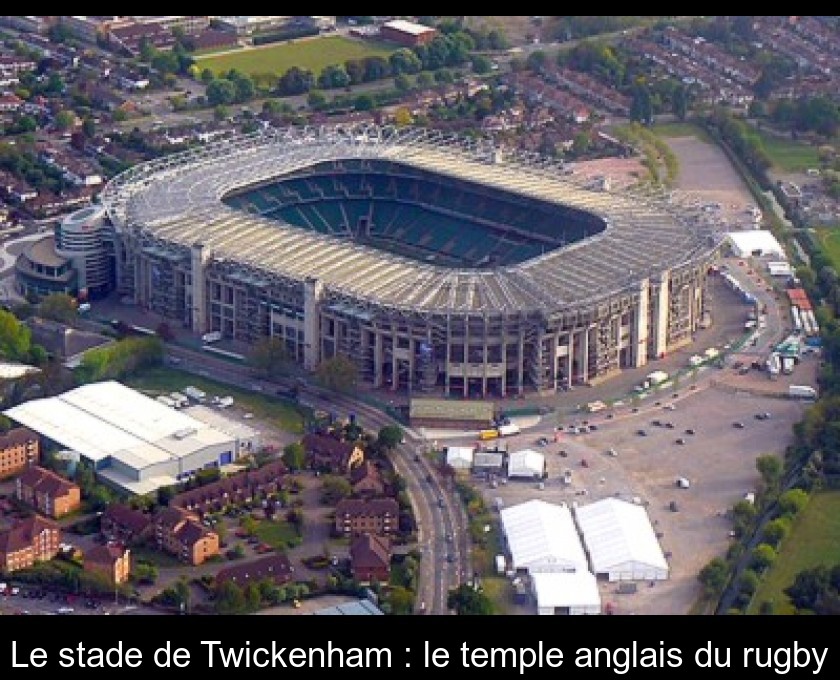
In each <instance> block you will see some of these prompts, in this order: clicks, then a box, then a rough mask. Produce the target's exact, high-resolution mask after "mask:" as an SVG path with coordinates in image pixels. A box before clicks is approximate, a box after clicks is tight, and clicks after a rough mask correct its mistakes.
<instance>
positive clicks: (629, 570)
mask: <svg viewBox="0 0 840 680" xmlns="http://www.w3.org/2000/svg"><path fill="white" fill-rule="evenodd" d="M575 518H576V519H577V523H578V527H579V528H580V531H581V534H582V535H583V542H584V544H585V545H586V550H587V552H588V553H589V559H590V561H591V564H592V571H593V573H594V574H595V575H596V576H601V575H606V576H607V577H608V578H609V580H610V581H664V580H666V579H667V578H668V574H669V567H668V562H667V560H666V559H665V555H664V554H663V553H662V548H661V547H660V545H659V541H658V540H657V538H656V534H655V532H654V530H653V527H652V526H651V523H650V518H649V517H648V514H647V510H645V508H644V507H642V506H641V505H636V504H635V503H628V502H626V501H622V500H619V499H617V498H606V499H604V500H601V501H597V502H595V503H590V504H589V505H583V506H579V507H577V508H575Z"/></svg>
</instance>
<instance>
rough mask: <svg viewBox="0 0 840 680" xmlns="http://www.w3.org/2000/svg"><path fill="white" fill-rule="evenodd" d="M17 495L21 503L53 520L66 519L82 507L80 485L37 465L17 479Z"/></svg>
mask: <svg viewBox="0 0 840 680" xmlns="http://www.w3.org/2000/svg"><path fill="white" fill-rule="evenodd" d="M15 495H16V497H17V499H18V500H19V501H20V502H21V503H26V504H27V505H29V506H31V507H32V508H34V509H35V510H37V511H38V512H40V513H42V514H44V515H47V516H48V517H52V518H53V519H58V518H59V517H64V516H65V515H68V514H70V513H71V512H73V511H74V510H78V509H79V508H80V507H81V505H82V491H81V489H80V488H79V485H78V484H74V483H73V482H71V481H69V480H67V479H65V478H64V477H62V476H61V475H58V474H56V473H55V472H53V471H52V470H47V469H46V468H42V467H39V466H37V465H33V466H31V467H29V468H27V469H26V470H24V471H23V473H21V475H20V476H19V477H18V478H17V480H16V481H15Z"/></svg>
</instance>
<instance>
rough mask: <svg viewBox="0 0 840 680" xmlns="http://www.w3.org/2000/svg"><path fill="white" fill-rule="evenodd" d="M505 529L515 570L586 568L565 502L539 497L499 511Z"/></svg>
mask: <svg viewBox="0 0 840 680" xmlns="http://www.w3.org/2000/svg"><path fill="white" fill-rule="evenodd" d="M500 515H501V518H502V529H503V531H504V534H505V538H506V539H507V545H508V549H509V550H510V554H511V563H512V566H513V568H514V569H516V570H527V571H528V572H529V573H531V574H532V575H533V574H535V573H542V572H564V571H581V570H582V571H586V570H587V568H588V567H587V563H586V554H585V553H584V552H583V545H582V544H581V542H580V536H579V535H578V533H577V530H576V529H575V523H574V520H573V519H572V513H571V511H570V510H569V508H568V507H566V506H565V505H554V504H553V503H546V502H545V501H541V500H538V499H535V500H531V501H527V502H525V503H520V504H518V505H512V506H510V507H508V508H504V509H502V510H501V512H500Z"/></svg>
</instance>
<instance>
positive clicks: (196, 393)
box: [184, 386, 207, 402]
mask: <svg viewBox="0 0 840 680" xmlns="http://www.w3.org/2000/svg"><path fill="white" fill-rule="evenodd" d="M184 394H185V395H187V396H188V397H189V398H190V399H192V400H193V401H198V402H202V401H204V400H205V399H206V398H207V393H206V392H204V391H203V390H200V389H198V388H197V387H193V386H189V387H185V388H184Z"/></svg>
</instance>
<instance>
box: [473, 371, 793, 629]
mask: <svg viewBox="0 0 840 680" xmlns="http://www.w3.org/2000/svg"><path fill="white" fill-rule="evenodd" d="M721 372H722V371H718V370H713V371H710V372H709V374H708V376H712V375H716V374H719V373H721ZM673 394H677V397H676V399H674V398H673V396H672V395H673ZM654 398H655V397H654ZM659 401H660V406H656V405H655V402H653V403H648V404H645V405H642V406H639V407H637V408H638V409H639V410H638V412H636V413H634V412H633V411H632V408H631V407H629V406H628V407H625V408H624V409H623V410H617V411H615V414H614V417H613V418H611V419H607V417H606V416H605V415H603V414H598V415H597V416H589V417H588V422H590V423H593V424H597V426H598V430H597V432H593V433H590V434H586V435H566V434H563V435H561V437H560V440H559V441H558V442H556V443H552V444H549V445H548V446H545V447H539V446H536V445H535V439H536V437H537V435H536V434H535V433H533V432H531V433H523V434H522V435H519V436H518V437H514V438H511V440H509V442H508V443H509V446H510V450H512V451H515V450H518V449H521V448H533V449H535V450H538V451H540V452H542V453H544V454H545V456H546V463H547V470H548V478H547V480H546V482H545V487H544V489H542V490H540V489H538V487H537V484H536V483H535V482H527V481H524V482H523V481H513V480H512V481H509V482H508V483H507V484H504V485H500V486H498V487H497V488H495V489H493V488H490V487H489V486H488V485H487V484H486V483H481V482H479V486H480V487H481V488H482V491H483V493H484V495H485V498H486V501H487V502H488V504H493V503H495V501H496V499H497V498H500V499H501V500H502V502H503V504H504V506H509V505H514V504H516V503H521V502H524V501H527V500H530V499H532V498H541V499H543V500H546V501H549V502H553V503H561V502H564V503H568V504H572V503H574V502H578V503H581V504H582V503H589V502H592V501H595V500H599V499H601V498H607V497H613V496H616V497H620V498H622V499H625V500H629V501H631V502H641V503H642V504H644V505H645V506H647V509H648V513H649V515H650V518H651V521H652V523H653V524H654V527H655V529H656V531H657V533H658V534H660V543H661V545H662V549H663V551H664V552H666V553H670V556H669V564H670V567H671V577H670V579H669V580H668V581H666V582H660V583H657V584H656V586H655V587H653V588H650V587H648V585H647V584H640V587H639V590H638V592H637V593H636V594H633V595H625V594H622V595H619V594H617V588H616V585H615V584H609V583H604V584H602V598H603V602H604V604H606V603H610V604H611V605H612V607H613V610H614V611H615V613H617V614H686V613H688V612H689V610H690V608H691V606H692V604H693V603H694V602H695V600H696V599H697V597H698V595H699V584H698V582H697V573H698V572H699V570H700V569H701V568H702V567H703V565H704V564H706V563H707V562H708V561H709V560H710V559H712V558H713V557H715V556H717V555H721V554H723V553H724V552H725V551H726V549H727V545H728V542H729V540H730V539H729V537H728V533H729V530H730V524H729V521H728V520H727V519H726V517H725V516H724V515H725V513H726V511H727V510H728V509H729V508H730V507H731V506H732V505H733V504H734V503H735V502H736V501H737V500H739V499H740V498H742V497H743V496H744V494H745V493H748V492H750V491H754V490H755V488H756V484H757V482H758V480H759V476H758V473H757V471H756V468H755V459H756V457H758V456H760V455H763V454H771V453H772V454H778V455H781V454H782V453H783V452H784V449H785V447H786V446H787V445H788V444H789V443H790V441H791V440H792V426H793V423H795V422H796V421H798V420H799V419H800V418H801V416H802V413H803V410H804V405H803V404H801V403H799V402H795V401H790V400H787V399H780V398H777V397H757V396H754V395H751V394H748V393H744V392H732V391H730V390H724V389H718V388H715V387H711V386H710V380H709V379H708V377H706V378H704V379H702V380H700V381H699V382H698V386H697V388H696V389H689V388H688V387H684V388H682V389H680V390H678V391H677V392H675V393H672V394H668V395H667V398H662V397H660V398H659ZM670 403H673V405H674V410H673V411H671V410H668V409H667V408H666V405H667V404H670ZM764 412H767V413H770V414H771V417H770V419H769V420H764V421H760V420H757V419H756V418H755V415H756V414H757V413H764ZM653 420H660V421H662V422H663V423H672V425H673V429H669V428H668V427H665V426H654V425H652V421H653ZM736 421H738V422H742V423H743V424H744V428H743V429H738V428H736V427H735V426H734V425H733V423H735V422H736ZM577 422H580V421H577ZM640 429H643V430H644V431H645V433H646V436H642V435H640V434H638V430H640ZM687 429H692V430H694V432H695V434H694V435H689V434H686V432H685V431H686V430H687ZM677 439H683V440H684V441H685V443H684V444H678V443H676V442H677ZM609 449H614V450H615V451H616V452H617V454H618V455H617V456H615V457H613V456H611V455H608V454H607V451H608V450H609ZM560 451H565V452H566V454H567V455H566V456H562V455H561V454H560ZM583 460H585V461H586V462H587V465H588V466H587V467H584V466H583V465H582V461H583ZM566 470H571V472H572V483H571V484H570V485H565V484H564V483H563V481H562V477H563V473H564V472H565V471H566ZM678 477H685V478H687V479H688V480H689V481H690V488H688V489H680V488H678V487H677V485H676V480H677V478H678ZM671 501H676V502H677V506H678V511H677V512H672V511H671V510H670V509H669V505H670V503H671Z"/></svg>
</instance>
